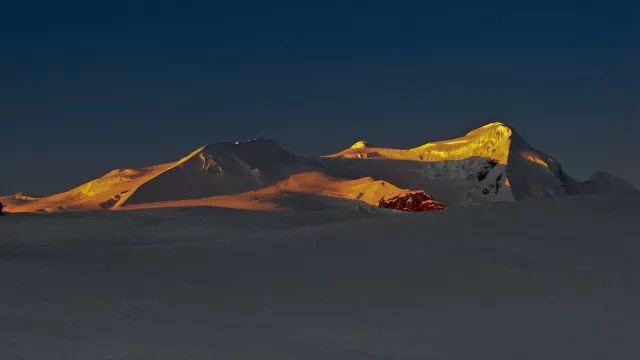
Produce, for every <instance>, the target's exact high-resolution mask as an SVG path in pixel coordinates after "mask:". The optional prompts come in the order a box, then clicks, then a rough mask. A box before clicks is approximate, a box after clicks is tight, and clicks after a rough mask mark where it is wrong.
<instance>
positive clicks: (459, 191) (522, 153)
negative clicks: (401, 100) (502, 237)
mask: <svg viewBox="0 0 640 360" xmlns="http://www.w3.org/2000/svg"><path fill="white" fill-rule="evenodd" d="M300 173H306V174H307V175H304V176H298V177H296V178H293V179H290V180H287V179H288V178H289V177H291V176H294V175H296V174H300ZM345 180H352V181H355V182H345ZM378 180H380V181H378ZM282 181H285V182H284V183H281V184H280V185H279V186H275V187H273V185H275V184H277V183H280V182H282ZM296 181H299V182H300V184H302V185H301V186H302V187H301V188H299V189H295V188H291V189H289V188H287V189H285V188H283V187H286V186H294V185H295V184H296ZM380 184H386V185H385V186H387V187H386V188H385V187H382V185H380ZM391 184H393V185H391ZM396 187H399V188H403V189H409V190H414V191H424V192H425V193H427V194H428V195H430V196H432V197H433V199H434V200H436V201H439V202H442V203H444V204H445V205H446V206H447V207H457V206H463V205H471V204H482V203H494V202H511V201H515V200H523V199H527V198H541V197H552V196H559V195H570V194H592V193H603V192H629V191H635V188H634V187H633V186H632V185H631V184H630V183H629V182H627V181H625V180H622V179H619V178H616V177H614V176H612V175H609V174H606V173H597V174H596V175H594V177H593V178H591V179H589V180H587V181H585V182H579V181H576V180H574V179H573V178H571V177H570V176H568V175H567V174H566V173H565V172H564V171H563V170H562V167H561V166H560V165H559V164H558V163H557V161H556V160H555V159H553V158H552V157H551V156H549V155H547V154H545V153H543V152H540V151H538V150H536V149H534V148H533V147H531V146H530V145H529V144H528V143H527V142H526V141H525V140H524V139H523V138H522V137H520V136H519V135H518V134H517V133H516V132H515V131H514V130H513V129H511V128H510V127H508V126H506V125H504V124H502V123H497V122H496V123H491V124H488V125H485V126H483V127H481V128H478V129H475V130H473V131H471V132H469V133H468V134H467V135H465V136H464V137H461V138H457V139H452V140H446V141H439V142H434V143H427V144H424V145H422V146H419V147H416V148H412V149H408V150H399V149H388V148H381V147H375V146H372V145H370V144H368V143H367V142H366V141H358V142H356V143H355V144H354V145H353V146H351V147H350V148H349V149H347V150H344V151H342V152H340V153H338V154H334V155H328V156H325V157H320V158H316V157H298V156H294V155H292V154H290V153H289V152H287V151H286V150H284V149H283V148H281V147H280V146H279V145H278V144H277V143H276V142H274V141H272V140H266V139H256V140H251V141H245V142H220V143H214V144H211V145H206V146H203V147H201V148H199V149H197V150H195V151H193V152H192V153H191V154H189V155H188V156H186V157H184V158H182V159H181V160H179V161H177V162H173V163H168V164H164V165H158V166H152V167H148V168H143V169H118V170H114V171H111V172H110V173H108V174H106V175H105V176H102V177H100V178H98V179H95V180H92V181H90V182H88V183H86V184H84V185H81V186H79V187H77V188H75V189H72V190H70V191H67V192H64V193H61V194H56V195H53V196H48V197H43V198H33V197H28V196H25V195H24V194H17V195H14V196H9V197H4V198H0V201H2V202H3V203H5V204H6V205H7V211H11V212H58V211H69V210H111V209H125V208H126V209H133V208H151V207H168V206H225V207H233V208H242V209H254V210H277V209H282V208H288V209H299V208H300V206H302V203H306V205H304V206H303V207H304V208H309V207H311V208H314V209H322V208H333V207H334V206H337V207H338V208H342V207H344V206H347V207H350V206H359V204H360V205H365V204H369V205H372V204H377V203H378V202H379V201H380V200H381V196H383V195H386V194H387V191H388V189H395V190H393V191H397V190H399V189H398V188H396ZM359 188H362V189H366V191H360V190H359ZM373 189H375V190H373ZM336 199H341V200H340V201H337V200H336Z"/></svg>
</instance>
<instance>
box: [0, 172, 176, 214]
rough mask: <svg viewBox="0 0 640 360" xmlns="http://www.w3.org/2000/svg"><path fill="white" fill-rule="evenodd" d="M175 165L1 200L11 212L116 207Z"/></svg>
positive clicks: (111, 176) (112, 175)
mask: <svg viewBox="0 0 640 360" xmlns="http://www.w3.org/2000/svg"><path fill="white" fill-rule="evenodd" d="M176 164H177V163H169V164H162V165H156V166H150V167H147V168H142V169H116V170H113V171H110V172H109V173H107V174H106V175H104V176H102V177H99V178H97V179H95V180H92V181H90V182H88V183H86V184H83V185H80V186H78V187H76V188H74V189H71V190H69V191H66V192H63V193H60V194H56V195H52V196H47V197H42V198H33V197H26V196H21V195H20V194H16V195H13V196H8V197H5V198H2V199H0V201H2V202H3V203H4V204H5V205H6V210H7V211H10V212H58V211H85V210H104V209H110V208H114V207H118V206H119V204H121V203H122V202H124V201H126V199H127V198H128V197H129V196H131V194H132V193H133V191H135V189H137V188H138V187H139V186H140V185H142V184H144V183H145V182H147V181H149V180H151V179H153V178H154V177H156V176H158V175H159V174H161V173H163V172H165V171H167V170H168V169H170V168H172V167H173V166H175V165H176Z"/></svg>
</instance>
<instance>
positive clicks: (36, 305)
mask: <svg viewBox="0 0 640 360" xmlns="http://www.w3.org/2000/svg"><path fill="white" fill-rule="evenodd" d="M639 200H640V196H638V195H637V194H630V195H607V196H604V195H599V196H573V197H556V198H551V199H546V200H535V201H534V200H529V201H522V202H515V203H508V204H507V203H505V204H493V205H483V206H475V207H466V208H456V209H450V210H445V211H439V212H428V213H419V214H407V213H398V212H393V211H386V210H382V209H376V208H364V207H363V208H360V210H355V209H354V208H351V209H343V210H330V211H292V212H258V211H255V212H252V211H239V210H230V209H220V208H196V207H194V208H173V209H152V210H141V211H114V212H95V213H91V212H80V213H54V214H15V215H11V216H7V217H3V218H0V282H1V283H2V286H1V287H0V359H6V360H13V359H51V360H55V359H64V360H74V359H82V360H86V359H154V360H162V359H172V360H175V359H208V360H209V359H223V360H233V359H261V360H270V359H301V360H304V359H474V360H475V359H491V360H496V359H505V360H506V359H508V360H512V359H545V360H548V359H562V360H567V359H581V360H584V359H637V358H638V357H639V356H640V349H639V347H638V326H639V325H640V310H639V306H638V304H640V283H639V282H638V279H639V278H640V262H639V261H638V258H639V256H640V243H639V240H640V235H639V234H640V221H639V220H640V209H639V208H638V204H639V203H640V202H639Z"/></svg>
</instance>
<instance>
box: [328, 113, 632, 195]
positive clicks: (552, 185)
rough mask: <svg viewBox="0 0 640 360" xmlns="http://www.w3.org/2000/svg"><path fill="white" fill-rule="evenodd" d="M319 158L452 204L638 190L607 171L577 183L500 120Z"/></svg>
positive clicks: (343, 171)
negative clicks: (404, 144) (444, 135)
mask: <svg viewBox="0 0 640 360" xmlns="http://www.w3.org/2000/svg"><path fill="white" fill-rule="evenodd" d="M318 162H319V163H320V164H322V166H323V167H325V169H326V171H327V172H328V173H329V174H332V175H334V176H346V177H350V176H361V175H362V174H367V175H368V176H373V177H375V178H379V179H384V180H387V181H389V182H392V183H394V184H395V185H397V186H400V187H408V188H412V189H421V190H425V191H427V192H429V193H430V194H431V195H433V197H434V198H435V199H437V200H441V201H443V202H444V203H446V204H447V205H448V206H461V205H469V204H478V203H491V202H503V201H516V200H523V199H527V198H542V197H550V196H564V195H570V194H590V193H600V192H621V191H634V190H636V189H635V188H634V187H633V185H631V184H630V183H629V182H628V181H626V180H622V179H619V178H617V177H615V176H612V175H609V174H607V173H598V174H597V175H595V178H592V179H590V180H587V181H585V182H580V181H577V180H575V179H573V178H572V177H570V176H569V175H567V174H566V173H565V172H564V171H563V170H562V167H561V166H560V164H559V163H558V162H557V161H556V160H555V159H554V158H552V157H551V156H549V155H547V154H545V153H543V152H541V151H539V150H537V149H535V148H533V147H532V146H531V145H529V144H528V143H527V142H526V141H525V140H524V139H523V138H522V137H521V136H520V135H519V134H518V133H517V132H516V131H515V130H513V129H512V128H510V127H509V126H507V125H505V124H503V123H500V122H495V123H491V124H487V125H485V126H483V127H481V128H478V129H475V130H473V131H471V132H469V133H468V134H467V135H465V136H463V137H460V138H455V139H451V140H445V141H439V142H433V143H427V144H424V145H421V146H418V147H415V148H411V149H406V150H404V149H389V148H380V147H373V146H370V145H369V144H368V143H367V142H366V141H358V142H357V143H355V144H354V145H353V146H351V147H350V148H348V149H346V150H344V151H341V152H339V153H337V154H332V155H327V156H325V157H323V158H321V159H319V160H318Z"/></svg>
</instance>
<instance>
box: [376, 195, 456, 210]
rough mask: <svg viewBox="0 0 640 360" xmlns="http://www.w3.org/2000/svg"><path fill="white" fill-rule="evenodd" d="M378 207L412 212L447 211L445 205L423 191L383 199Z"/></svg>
mask: <svg viewBox="0 0 640 360" xmlns="http://www.w3.org/2000/svg"><path fill="white" fill-rule="evenodd" d="M378 207H381V208H386V209H395V210H402V211H410V212H421V211H432V210H442V209H445V208H446V207H445V205H444V204H443V203H440V202H437V201H435V200H433V199H432V198H431V196H429V195H427V194H425V193H424V192H422V191H415V192H409V193H406V194H401V195H396V196H394V197H391V198H389V199H385V198H382V199H380V202H379V203H378Z"/></svg>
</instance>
